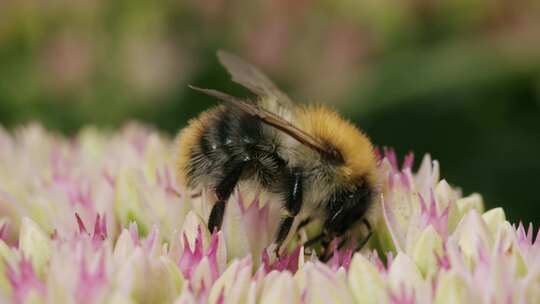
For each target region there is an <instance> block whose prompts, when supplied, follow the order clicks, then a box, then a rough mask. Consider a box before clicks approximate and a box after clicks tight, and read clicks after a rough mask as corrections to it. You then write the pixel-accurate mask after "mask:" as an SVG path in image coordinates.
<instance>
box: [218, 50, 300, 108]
mask: <svg viewBox="0 0 540 304" xmlns="http://www.w3.org/2000/svg"><path fill="white" fill-rule="evenodd" d="M217 56H218V59H219V62H220V63H221V64H222V65H223V66H224V67H225V69H227V71H228V72H229V74H231V76H232V80H233V81H234V82H236V83H238V84H240V85H242V86H244V87H246V88H248V89H249V90H250V91H252V92H253V93H255V94H257V95H259V96H269V97H274V98H275V99H276V101H277V102H278V103H279V104H280V105H281V106H283V107H287V108H290V107H292V101H291V99H290V98H289V96H287V94H285V93H283V92H282V91H281V90H280V89H279V88H278V87H277V86H276V85H275V84H274V83H273V82H272V81H271V80H270V78H268V77H267V76H266V75H265V74H264V73H263V72H261V71H260V70H259V69H257V68H256V67H255V66H253V65H252V64H250V63H249V62H247V61H245V60H243V59H242V58H240V57H238V56H236V55H233V54H231V53H228V52H226V51H223V50H219V51H218V53H217Z"/></svg>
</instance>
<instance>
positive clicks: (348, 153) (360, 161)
mask: <svg viewBox="0 0 540 304" xmlns="http://www.w3.org/2000/svg"><path fill="white" fill-rule="evenodd" d="M296 118H297V123H298V127H299V128H301V129H302V130H304V131H306V132H307V133H309V134H310V135H312V136H314V137H316V138H319V139H321V140H322V141H323V142H325V143H328V144H329V145H331V146H332V147H334V148H335V149H336V150H338V151H339V152H340V153H341V155H342V156H343V160H344V164H343V165H342V166H341V168H340V169H339V170H340V175H341V176H343V177H344V178H346V179H348V180H352V179H357V178H361V177H364V178H367V179H368V182H371V184H373V183H374V182H375V174H374V169H375V167H376V159H375V155H374V153H373V145H372V144H371V141H370V140H369V138H368V137H367V136H366V135H365V134H363V133H362V132H361V131H360V130H359V129H358V128H356V127H355V126H354V125H353V124H351V123H350V122H348V121H346V120H344V119H343V118H341V117H340V116H339V115H338V114H337V113H336V112H335V111H333V110H331V109H328V108H326V107H323V106H309V107H305V108H302V109H301V110H300V111H298V113H297V117H296Z"/></svg>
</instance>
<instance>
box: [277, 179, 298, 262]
mask: <svg viewBox="0 0 540 304" xmlns="http://www.w3.org/2000/svg"><path fill="white" fill-rule="evenodd" d="M287 188H288V189H287V195H286V196H285V209H286V210H287V211H288V214H287V216H286V217H285V218H283V219H282V220H281V223H280V225H279V229H278V232H277V235H276V244H277V245H278V246H277V249H276V252H279V249H280V247H281V245H282V244H283V242H284V241H285V239H286V238H287V236H288V235H289V231H290V230H291V227H292V225H293V223H294V218H295V217H296V215H298V213H300V209H302V195H303V192H302V173H301V172H300V171H299V170H297V169H293V171H292V172H291V174H290V179H289V183H288V184H287Z"/></svg>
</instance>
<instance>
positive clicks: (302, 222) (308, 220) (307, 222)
mask: <svg viewBox="0 0 540 304" xmlns="http://www.w3.org/2000/svg"><path fill="white" fill-rule="evenodd" d="M309 223H311V217H308V218H306V219H305V220H303V221H301V222H300V224H298V230H300V229H302V228H304V227H305V226H307V225H309Z"/></svg>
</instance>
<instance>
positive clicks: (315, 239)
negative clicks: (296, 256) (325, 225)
mask: <svg viewBox="0 0 540 304" xmlns="http://www.w3.org/2000/svg"><path fill="white" fill-rule="evenodd" d="M325 236H326V235H325V234H324V233H320V234H318V235H317V236H315V237H313V238H311V239H309V240H308V241H307V242H305V243H304V247H311V246H313V245H315V244H317V243H318V242H319V241H321V240H322V239H323V238H324V237H325Z"/></svg>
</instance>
